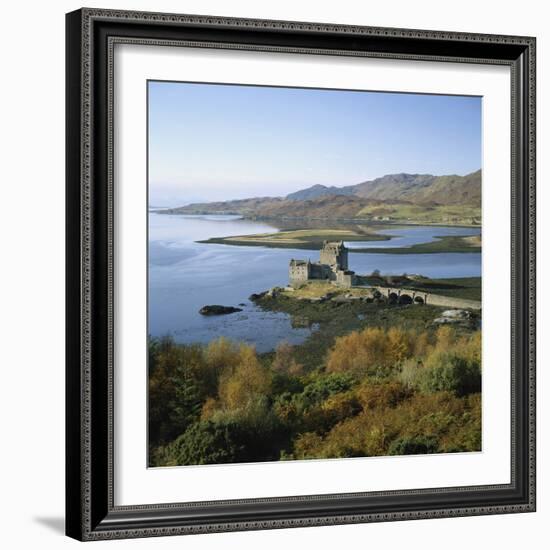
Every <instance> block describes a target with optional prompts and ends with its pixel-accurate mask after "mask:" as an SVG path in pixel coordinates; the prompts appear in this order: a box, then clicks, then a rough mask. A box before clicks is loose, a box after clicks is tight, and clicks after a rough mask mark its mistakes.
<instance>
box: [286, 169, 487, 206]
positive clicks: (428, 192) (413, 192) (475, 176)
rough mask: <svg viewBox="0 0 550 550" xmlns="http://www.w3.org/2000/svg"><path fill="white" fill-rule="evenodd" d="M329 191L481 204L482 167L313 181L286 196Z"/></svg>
mask: <svg viewBox="0 0 550 550" xmlns="http://www.w3.org/2000/svg"><path fill="white" fill-rule="evenodd" d="M328 195H333V196H335V195H345V196H350V195H355V196H358V197H363V198H367V199H377V200H382V201H385V200H401V201H407V202H411V203H413V204H427V203H435V204H440V205H457V204H461V205H467V206H481V170H478V171H477V172H473V173H472V174H468V175H466V176H456V175H455V176H432V175H431V174H389V175H387V176H382V177H381V178H376V179H374V180H370V181H365V182H363V183H358V184H357V185H348V186H346V187H334V186H332V187H327V186H325V185H314V186H312V187H308V188H307V189H302V190H300V191H296V192H295V193H290V194H289V195H287V196H286V198H287V199H290V200H310V199H315V198H318V197H321V196H328Z"/></svg>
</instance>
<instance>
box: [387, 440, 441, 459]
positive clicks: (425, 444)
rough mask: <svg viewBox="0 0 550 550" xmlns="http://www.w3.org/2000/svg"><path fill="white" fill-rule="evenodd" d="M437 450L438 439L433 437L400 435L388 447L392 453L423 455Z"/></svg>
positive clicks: (389, 452)
mask: <svg viewBox="0 0 550 550" xmlns="http://www.w3.org/2000/svg"><path fill="white" fill-rule="evenodd" d="M435 452H437V441H436V440H435V439H434V438H432V437H399V438H397V439H395V440H394V441H393V442H392V443H391V445H390V446H389V449H388V454H390V455H423V454H428V453H435Z"/></svg>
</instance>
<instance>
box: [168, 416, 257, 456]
mask: <svg viewBox="0 0 550 550" xmlns="http://www.w3.org/2000/svg"><path fill="white" fill-rule="evenodd" d="M244 439H245V438H244V437H243V433H242V429H241V428H240V426H239V425H238V424H237V423H217V422H211V421H206V422H196V423H195V424H193V425H191V427H190V428H189V429H188V430H186V432H185V433H184V434H183V435H180V436H179V437H178V438H177V439H176V440H175V441H174V442H173V443H171V444H170V445H169V446H168V447H167V449H166V453H165V461H166V464H165V465H167V466H169V465H186V464H222V463H227V462H238V461H241V460H244V458H245V456H246V448H245V442H244Z"/></svg>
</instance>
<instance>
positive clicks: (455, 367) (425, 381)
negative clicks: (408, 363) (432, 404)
mask: <svg viewBox="0 0 550 550" xmlns="http://www.w3.org/2000/svg"><path fill="white" fill-rule="evenodd" d="M418 385H419V389H420V390H421V391H425V392H427V393H434V392H440V391H448V392H452V393H454V394H455V395H457V396H458V397H462V396H465V395H468V394H470V393H477V392H480V391H481V368H480V364H479V362H478V361H476V360H473V359H468V358H466V357H462V356H460V355H458V354H457V353H454V352H453V353H445V352H440V353H435V354H434V355H433V356H431V357H430V359H429V361H428V362H427V364H426V366H425V367H424V368H422V369H420V372H419V380H418Z"/></svg>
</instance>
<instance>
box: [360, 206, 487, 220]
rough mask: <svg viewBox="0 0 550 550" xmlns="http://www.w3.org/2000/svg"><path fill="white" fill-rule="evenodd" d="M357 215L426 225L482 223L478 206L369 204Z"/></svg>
mask: <svg viewBox="0 0 550 550" xmlns="http://www.w3.org/2000/svg"><path fill="white" fill-rule="evenodd" d="M357 217H368V218H372V219H381V220H386V221H392V222H396V221H398V222H407V223H415V224H418V223H421V224H426V225H429V224H449V225H480V224H481V209H480V208H479V207H476V206H442V205H434V206H428V205H416V204H385V205H370V206H367V207H365V208H363V210H361V211H360V212H359V213H358V215H357Z"/></svg>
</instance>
